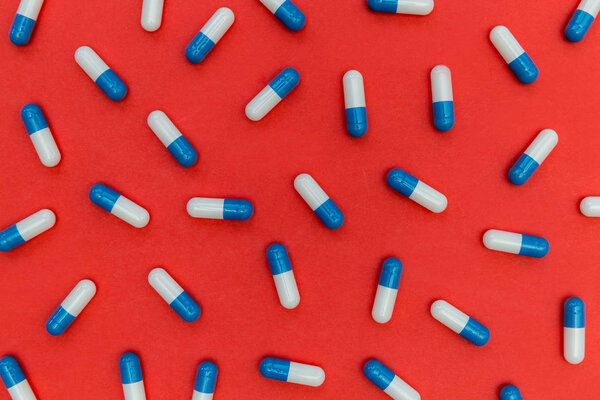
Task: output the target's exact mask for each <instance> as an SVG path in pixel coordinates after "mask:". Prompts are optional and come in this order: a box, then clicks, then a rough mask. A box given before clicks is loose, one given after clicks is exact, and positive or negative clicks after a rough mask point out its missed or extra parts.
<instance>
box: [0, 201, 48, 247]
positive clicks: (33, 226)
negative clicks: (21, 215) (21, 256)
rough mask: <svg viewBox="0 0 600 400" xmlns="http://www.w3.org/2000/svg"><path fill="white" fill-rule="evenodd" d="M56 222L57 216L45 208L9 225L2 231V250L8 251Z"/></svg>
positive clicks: (0, 245)
mask: <svg viewBox="0 0 600 400" xmlns="http://www.w3.org/2000/svg"><path fill="white" fill-rule="evenodd" d="M55 223H56V216H55V215H54V213H53V212H52V211H50V210H47V209H43V210H40V211H38V212H36V213H34V214H31V215H30V216H29V217H27V218H25V219H24V220H21V221H19V222H17V223H16V224H14V225H12V226H9V227H8V228H6V229H5V230H3V231H2V232H0V251H2V252H7V251H10V250H12V249H14V248H15V247H17V246H20V245H22V244H23V243H25V242H28V241H30V240H31V239H33V238H34V237H36V236H37V235H39V234H41V233H43V232H46V231H47V230H48V229H50V228H52V227H53V226H54V224H55Z"/></svg>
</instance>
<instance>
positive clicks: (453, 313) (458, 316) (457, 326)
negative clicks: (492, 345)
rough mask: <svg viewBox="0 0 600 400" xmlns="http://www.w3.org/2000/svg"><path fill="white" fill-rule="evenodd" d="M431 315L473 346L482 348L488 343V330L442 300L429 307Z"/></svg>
mask: <svg viewBox="0 0 600 400" xmlns="http://www.w3.org/2000/svg"><path fill="white" fill-rule="evenodd" d="M431 315H432V316H433V318H435V319H437V320H438V321H439V322H441V323H442V324H444V325H445V326H446V327H448V328H449V329H451V330H452V331H454V332H456V333H458V334H459V335H460V336H462V337H463V338H465V339H467V340H468V341H469V342H471V343H473V344H474V345H475V346H484V345H486V344H487V343H488V342H489V341H490V331H489V330H488V328H486V327H485V326H483V325H481V324H480V323H479V322H477V321H475V320H474V319H473V318H471V317H469V316H468V315H467V314H465V313H463V312H462V311H460V310H459V309H458V308H456V307H454V306H453V305H452V304H450V303H448V302H446V301H444V300H437V301H435V302H434V303H433V304H432V305H431Z"/></svg>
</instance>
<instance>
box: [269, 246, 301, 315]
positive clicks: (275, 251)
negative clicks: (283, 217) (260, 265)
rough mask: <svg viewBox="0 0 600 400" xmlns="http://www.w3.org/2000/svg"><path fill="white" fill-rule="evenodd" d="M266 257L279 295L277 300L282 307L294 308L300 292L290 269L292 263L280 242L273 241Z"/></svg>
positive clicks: (297, 302)
mask: <svg viewBox="0 0 600 400" xmlns="http://www.w3.org/2000/svg"><path fill="white" fill-rule="evenodd" d="M267 259H268V260H269V266H270V267H271V274H273V280H274V281H275V288H276V289H277V295H278V296H279V302H280V303H281V305H282V306H283V307H284V308H287V309H292V308H296V306H298V304H299V303H300V293H299V292H298V286H297V285H296V278H294V271H292V263H291V262H290V258H289V256H288V252H287V250H286V248H285V246H283V245H282V244H279V243H275V244H272V245H271V246H269V248H268V250H267Z"/></svg>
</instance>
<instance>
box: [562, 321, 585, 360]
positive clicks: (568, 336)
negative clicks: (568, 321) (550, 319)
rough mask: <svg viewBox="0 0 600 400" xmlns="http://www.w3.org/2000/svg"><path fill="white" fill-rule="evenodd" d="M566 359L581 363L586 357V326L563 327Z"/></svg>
mask: <svg viewBox="0 0 600 400" xmlns="http://www.w3.org/2000/svg"><path fill="white" fill-rule="evenodd" d="M563 329H564V348H563V354H564V357H565V360H567V362H568V363H570V364H579V363H580V362H582V361H583V359H584V358H585V328H566V327H565V328H563Z"/></svg>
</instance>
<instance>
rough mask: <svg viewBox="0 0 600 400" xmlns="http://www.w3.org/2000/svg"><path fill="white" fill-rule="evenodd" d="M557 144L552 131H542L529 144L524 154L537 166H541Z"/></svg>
mask: <svg viewBox="0 0 600 400" xmlns="http://www.w3.org/2000/svg"><path fill="white" fill-rule="evenodd" d="M557 143H558V134H557V133H556V131H554V130H552V129H544V130H543V131H541V132H540V133H539V134H538V135H537V136H536V138H535V139H534V140H533V142H531V144H530V145H529V147H527V150H525V154H527V155H528V156H529V157H531V158H533V159H534V160H535V161H536V162H537V163H538V164H540V165H541V164H542V163H543V162H544V160H545V159H546V157H548V154H550V152H551V151H552V149H554V147H555V146H556V144H557Z"/></svg>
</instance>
